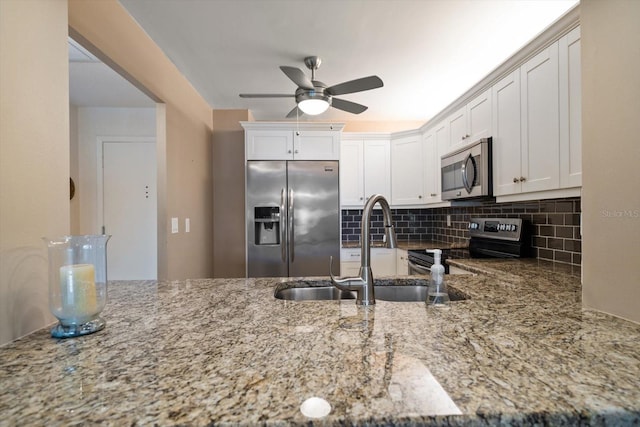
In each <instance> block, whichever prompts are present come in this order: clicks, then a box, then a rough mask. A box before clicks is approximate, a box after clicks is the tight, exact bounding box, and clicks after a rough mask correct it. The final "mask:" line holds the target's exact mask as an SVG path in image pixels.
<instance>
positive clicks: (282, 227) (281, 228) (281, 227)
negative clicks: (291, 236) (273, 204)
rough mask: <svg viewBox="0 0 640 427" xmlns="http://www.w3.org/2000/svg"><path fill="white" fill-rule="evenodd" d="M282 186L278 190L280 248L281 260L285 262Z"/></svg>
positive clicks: (284, 217) (284, 221) (285, 245)
mask: <svg viewBox="0 0 640 427" xmlns="http://www.w3.org/2000/svg"><path fill="white" fill-rule="evenodd" d="M284 208H285V204H284V188H283V189H282V190H281V191H280V249H281V256H282V262H287V241H286V238H287V236H286V234H285V229H286V228H287V227H285V225H286V215H285V214H284Z"/></svg>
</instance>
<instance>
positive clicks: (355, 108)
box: [331, 98, 369, 114]
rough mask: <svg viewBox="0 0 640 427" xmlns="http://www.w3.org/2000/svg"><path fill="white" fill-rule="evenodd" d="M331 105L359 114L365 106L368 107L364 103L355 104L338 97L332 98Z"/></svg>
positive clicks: (365, 108)
mask: <svg viewBox="0 0 640 427" xmlns="http://www.w3.org/2000/svg"><path fill="white" fill-rule="evenodd" d="M331 106H332V107H334V108H337V109H338V110H343V111H346V112H348V113H353V114H360V113H362V112H363V111H366V110H367V108H369V107H367V106H365V105H362V104H357V103H355V102H351V101H345V100H344V99H340V98H332V99H331Z"/></svg>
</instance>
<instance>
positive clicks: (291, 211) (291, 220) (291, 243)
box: [287, 188, 295, 262]
mask: <svg viewBox="0 0 640 427" xmlns="http://www.w3.org/2000/svg"><path fill="white" fill-rule="evenodd" d="M288 214H289V215H288V218H289V227H287V230H288V232H289V238H288V239H287V240H288V242H289V262H293V259H294V257H295V253H294V250H293V248H294V246H295V244H294V241H293V240H294V238H293V236H294V234H295V232H294V229H293V224H294V221H295V218H294V208H293V189H292V188H290V189H289V212H288Z"/></svg>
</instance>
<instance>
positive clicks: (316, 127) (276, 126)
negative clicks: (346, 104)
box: [240, 122, 345, 132]
mask: <svg viewBox="0 0 640 427" xmlns="http://www.w3.org/2000/svg"><path fill="white" fill-rule="evenodd" d="M240 125H241V126H242V127H243V128H244V129H245V130H256V129H257V130H292V131H293V130H303V131H304V130H313V131H337V132H342V129H344V125H345V124H344V123H330V122H302V123H296V122H240Z"/></svg>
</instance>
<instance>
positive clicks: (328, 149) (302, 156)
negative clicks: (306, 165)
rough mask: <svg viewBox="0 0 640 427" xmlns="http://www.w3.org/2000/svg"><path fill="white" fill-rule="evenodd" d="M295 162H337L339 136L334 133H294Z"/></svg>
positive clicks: (309, 131) (307, 131)
mask: <svg viewBox="0 0 640 427" xmlns="http://www.w3.org/2000/svg"><path fill="white" fill-rule="evenodd" d="M293 158H294V159H295V160H338V159H339V158H340V135H339V133H338V132H334V131H312V130H306V131H305V130H301V131H295V132H294V144H293Z"/></svg>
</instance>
